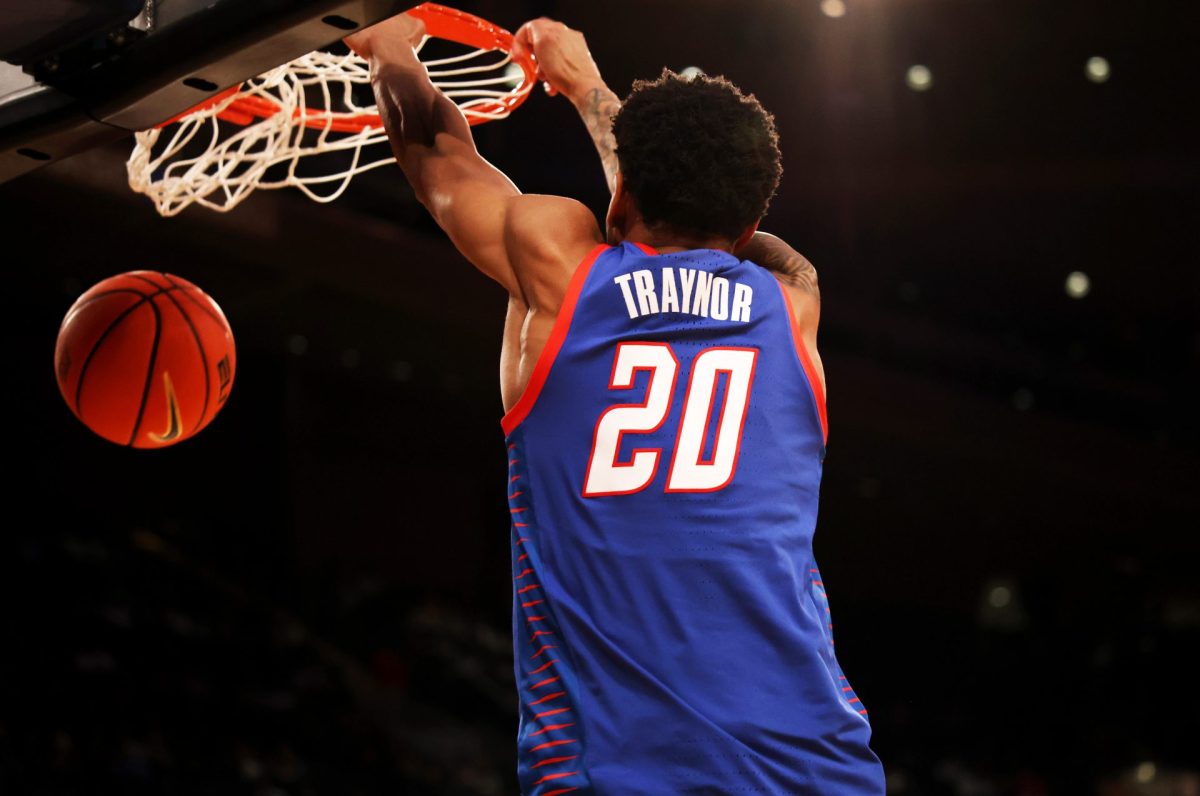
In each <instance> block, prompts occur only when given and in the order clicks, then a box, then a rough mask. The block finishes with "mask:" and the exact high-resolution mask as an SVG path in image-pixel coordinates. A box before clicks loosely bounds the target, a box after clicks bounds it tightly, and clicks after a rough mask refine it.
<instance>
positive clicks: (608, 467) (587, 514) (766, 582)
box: [502, 243, 884, 796]
mask: <svg viewBox="0 0 1200 796" xmlns="http://www.w3.org/2000/svg"><path fill="white" fill-rule="evenodd" d="M502 426H503V428H504V431H505V433H506V444H507V446H508V453H509V456H508V458H509V504H510V511H511V512H512V518H513V522H512V539H513V546H512V552H513V555H512V566H513V593H514V610H513V635H514V650H515V669H516V679H517V687H518V690H519V699H520V724H519V729H518V752H519V763H518V777H519V780H520V785H521V792H522V793H523V794H525V796H555V794H564V793H577V794H614V795H619V796H636V795H637V794H647V795H648V796H650V795H652V796H665V795H667V794H711V795H712V796H717V795H718V794H751V793H753V794H836V795H837V796H858V795H859V794H870V795H871V796H882V794H883V793H884V782H883V771H882V767H881V765H880V762H879V760H878V758H877V757H876V755H875V754H874V753H873V752H872V750H871V748H870V745H869V742H870V736H871V729H870V725H869V723H868V721H867V711H866V708H865V707H864V706H863V704H862V702H861V701H860V700H859V699H858V697H857V696H855V693H854V690H853V689H852V688H851V687H850V684H849V682H848V681H847V680H846V678H845V676H844V675H843V674H842V671H841V669H840V668H839V666H838V663H837V659H836V657H835V655H834V649H833V635H832V624H831V621H830V614H829V606H828V603H827V600H826V596H825V587H824V585H823V583H822V581H821V575H820V572H819V571H818V569H817V564H816V562H815V561H814V560H813V552H812V538H813V531H814V528H815V526H816V521H817V502H818V493H819V488H820V482H821V469H822V461H823V459H824V452H825V413H824V398H823V393H822V390H821V388H820V384H819V382H818V381H817V380H816V376H815V372H814V369H813V367H812V363H811V362H810V361H809V360H808V356H807V354H806V353H805V351H804V348H803V347H802V346H800V345H798V340H797V338H796V333H795V324H794V323H793V321H792V313H791V308H790V305H789V303H788V301H787V298H786V296H785V294H784V292H783V289H782V287H781V286H780V284H779V282H778V281H777V280H776V279H775V277H774V276H772V275H771V274H770V273H769V272H767V271H766V270H765V269H763V268H761V267H759V266H757V265H755V264H753V263H750V262H746V261H742V260H739V259H738V258H736V257H734V256H733V255H731V254H729V253H727V252H722V251H717V250H710V249H700V250H693V251H686V252H679V253H671V254H657V253H655V252H654V251H653V250H652V249H649V248H648V247H643V246H640V245H635V244H630V243H624V244H621V245H620V246H615V247H608V246H599V247H597V249H596V250H595V251H593V252H592V254H591V255H590V256H589V257H588V258H587V259H586V260H585V261H584V262H583V263H582V264H581V265H580V266H579V268H578V269H577V270H576V272H575V275H574V277H573V279H572V281H571V284H570V286H569V288H568V291H567V295H566V297H565V299H564V302H563V306H562V308H561V310H560V312H559V315H558V318H557V321H556V323H555V326H554V330H553V332H552V334H551V337H550V340H549V342H548V343H547V345H546V348H545V350H544V352H543V353H542V355H541V357H540V358H539V360H538V362H537V364H536V366H535V368H534V372H533V375H532V377H531V379H530V382H529V385H528V386H527V387H526V389H525V392H524V393H523V394H522V396H521V398H520V399H519V400H518V402H517V403H516V405H514V406H513V407H512V409H511V410H510V411H509V412H508V414H506V415H505V417H504V419H503V421H502Z"/></svg>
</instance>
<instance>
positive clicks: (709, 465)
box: [583, 343, 758, 497]
mask: <svg viewBox="0 0 1200 796" xmlns="http://www.w3.org/2000/svg"><path fill="white" fill-rule="evenodd" d="M757 360H758V349H757V348H735V347H725V346H717V347H712V348H706V349H704V350H703V351H701V352H700V353H699V354H697V355H696V357H695V359H693V360H692V372H691V374H690V375H689V376H688V385H687V391H686V392H685V393H684V397H683V413H682V414H681V415H680V418H679V428H678V430H677V431H676V433H675V449H674V451H673V452H672V453H671V465H670V469H669V470H668V471H667V486H666V491H667V492H715V491H717V490H718V489H724V488H725V487H726V486H728V485H729V482H730V481H732V480H733V473H734V471H735V470H736V469H737V460H738V451H739V450H740V449H741V445H742V426H743V424H744V423H745V422H746V410H747V408H748V407H749V405H750V385H751V383H752V382H753V381H754V365H755V363H756V361H757ZM639 370H644V371H648V372H649V374H650V375H649V378H648V380H647V382H646V398H645V400H644V401H642V402H641V403H640V404H634V403H629V404H617V405H615V406H610V407H609V408H608V409H605V410H604V412H603V413H602V414H601V415H600V418H599V419H598V420H597V421H596V428H595V430H594V431H593V432H592V453H591V456H590V458H589V460H588V469H587V474H586V475H585V476H584V479H583V496H584V497H603V496H605V495H628V494H630V493H633V492H640V491H641V490H643V489H645V488H646V487H647V486H649V485H650V482H652V481H653V480H654V476H655V474H656V473H657V472H658V465H659V459H660V458H661V456H662V450H661V449H659V448H649V447H647V448H636V447H635V448H634V449H633V452H632V455H631V456H630V458H629V461H624V462H619V461H617V457H618V456H619V455H620V452H621V439H622V437H623V436H624V435H626V434H649V433H651V432H654V431H658V429H659V428H661V427H662V424H663V423H665V422H666V420H667V416H668V415H670V413H671V401H672V400H673V398H674V396H675V382H676V378H677V377H678V376H679V360H678V359H676V358H675V352H674V351H672V350H671V346H669V345H667V344H666V343H619V344H618V345H617V353H616V355H615V356H614V357H613V369H612V376H611V377H609V382H608V388H609V389H610V390H628V389H631V388H632V387H633V383H634V377H635V374H636V373H637V372H638V371H639ZM721 374H725V394H724V400H723V401H722V402H721V405H720V406H715V404H716V401H717V392H718V388H719V386H720V377H721ZM714 413H716V416H717V421H716V431H715V437H714V439H713V442H712V448H711V451H710V452H709V454H708V456H705V447H706V446H705V442H706V441H707V439H708V436H709V429H710V427H711V425H712V417H713V414H714Z"/></svg>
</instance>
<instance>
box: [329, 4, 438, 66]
mask: <svg viewBox="0 0 1200 796" xmlns="http://www.w3.org/2000/svg"><path fill="white" fill-rule="evenodd" d="M424 38H425V21H424V20H422V19H417V18H416V17H414V16H413V15H412V14H409V13H403V14H396V15H395V16H393V17H389V18H387V19H385V20H383V21H382V22H377V23H376V24H374V25H372V26H371V27H369V28H363V29H362V30H360V31H358V32H356V33H352V34H350V35H349V36H347V37H345V38H344V39H342V41H343V42H345V44H346V46H347V47H349V48H350V49H351V50H353V51H354V52H355V53H356V54H357V55H358V56H359V57H360V58H364V59H367V60H370V58H371V56H372V55H374V53H375V50H376V49H377V48H378V46H379V44H380V42H386V43H393V42H407V43H408V44H409V45H410V46H412V47H414V48H415V47H416V46H417V45H419V44H420V43H421V40H422V39H424Z"/></svg>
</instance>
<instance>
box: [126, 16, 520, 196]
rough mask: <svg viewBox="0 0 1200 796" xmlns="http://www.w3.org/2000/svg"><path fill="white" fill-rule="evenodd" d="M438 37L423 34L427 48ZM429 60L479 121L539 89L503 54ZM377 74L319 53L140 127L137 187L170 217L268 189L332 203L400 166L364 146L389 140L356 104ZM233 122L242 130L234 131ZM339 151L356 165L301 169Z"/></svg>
mask: <svg viewBox="0 0 1200 796" xmlns="http://www.w3.org/2000/svg"><path fill="white" fill-rule="evenodd" d="M428 40H429V37H428V36H426V37H425V38H424V39H422V40H421V43H420V44H419V45H418V46H417V47H416V51H417V53H418V54H419V53H420V51H421V49H422V48H423V47H424V45H425V43H426V42H427V41H428ZM423 63H424V65H425V68H426V70H427V71H428V73H429V77H430V79H431V80H432V81H433V84H434V85H435V86H437V87H438V88H439V89H440V90H441V91H442V92H443V93H444V94H445V95H446V96H447V97H449V98H450V99H452V100H453V101H454V102H455V104H457V105H458V106H459V108H460V109H461V110H462V112H463V115H464V116H465V117H466V118H467V121H468V122H470V123H471V124H477V123H479V122H483V121H491V120H494V119H502V118H504V117H506V116H508V115H509V113H510V112H511V111H512V109H513V107H515V105H516V104H519V100H522V99H524V95H526V94H528V93H529V91H530V89H531V88H532V83H531V82H530V81H528V80H525V81H523V80H522V70H521V67H520V66H519V65H518V64H516V63H514V62H513V60H512V56H511V54H510V53H507V52H505V51H503V50H484V49H474V50H471V51H469V52H466V53H462V54H459V55H454V56H450V57H446V58H439V59H432V60H428V61H423ZM370 79H371V76H370V68H369V66H368V64H367V62H366V61H365V60H363V59H362V58H360V57H359V56H358V55H356V54H354V53H349V54H347V55H336V54H332V53H327V52H324V51H320V50H318V51H316V52H312V53H309V54H308V55H304V56H301V57H300V58H297V59H296V60H294V61H291V62H289V63H286V64H284V65H282V66H279V67H276V68H275V69H272V70H270V71H269V72H265V73H264V74H262V75H259V76H258V77H256V78H252V79H250V80H248V81H246V82H245V83H243V84H242V85H241V86H240V88H237V89H236V90H234V89H231V90H230V92H227V95H218V98H219V100H218V101H216V102H213V103H212V104H211V105H208V106H207V107H205V106H204V105H201V106H199V109H197V110H193V111H191V112H189V113H186V114H184V115H181V116H180V117H177V118H176V119H174V120H172V122H170V123H165V124H163V125H160V126H158V127H154V128H151V129H149V130H144V131H141V132H138V133H135V135H134V138H135V143H134V148H133V152H132V154H131V155H130V157H129V160H128V161H127V162H126V172H127V174H128V177H129V186H130V188H132V189H133V190H134V191H137V192H139V193H143V194H145V195H146V196H148V197H149V198H150V199H151V200H152V201H153V202H154V206H155V208H156V209H157V211H158V213H159V215H162V216H174V215H176V214H178V213H179V212H180V211H182V210H183V209H184V208H186V207H188V206H189V205H191V204H198V205H201V206H203V207H207V208H209V209H211V210H216V211H219V212H226V211H229V210H231V209H233V208H234V207H236V206H237V205H238V204H239V203H240V202H241V201H242V200H243V199H245V198H246V197H247V196H248V195H249V194H250V192H252V191H254V190H255V189H260V188H261V189H276V188H285V187H292V188H297V189H299V190H300V191H303V192H304V193H305V194H306V195H307V196H308V197H309V198H310V199H312V200H314V201H317V202H332V201H333V200H335V199H337V198H338V197H339V196H341V195H342V193H343V192H344V191H345V190H346V188H347V187H348V186H349V185H350V181H351V179H353V178H354V177H355V176H356V175H358V174H362V173H363V172H366V171H370V170H371V169H375V168H379V167H380V166H386V165H389V164H391V163H394V162H395V161H394V159H393V157H392V153H391V151H390V149H389V150H387V151H385V152H383V153H380V154H376V153H372V152H367V153H364V151H363V150H364V149H365V148H368V147H371V146H372V145H374V144H382V143H386V142H387V133H386V132H385V131H384V129H383V125H382V122H380V121H379V117H378V115H377V114H378V109H377V108H376V107H375V106H374V105H370V106H360V105H358V104H356V103H355V101H354V96H353V95H354V88H355V86H367V89H366V90H367V91H371V89H370ZM309 96H314V97H319V98H320V100H321V107H310V105H309V100H308V98H309ZM335 107H336V108H339V110H336V111H335V110H330V109H332V108H335ZM222 122H224V123H225V125H226V127H225V128H224V129H222V126H221V125H222ZM231 124H233V125H240V126H241V128H242V129H240V130H238V131H237V132H234V133H233V134H229V131H228V129H229V128H228V126H229V125H231ZM172 128H173V129H172ZM160 143H161V145H160ZM197 150H201V151H198V152H197ZM334 152H349V153H351V154H350V156H349V162H348V163H344V164H343V163H339V164H338V165H340V166H341V168H339V169H338V170H335V171H329V170H328V169H327V170H326V171H325V172H324V173H320V174H308V175H305V174H301V173H300V172H299V167H300V165H301V163H302V162H306V163H307V162H312V161H306V160H304V159H306V158H310V157H311V156H312V155H319V154H328V153H334ZM274 167H279V168H274ZM273 168H274V171H272V172H271V174H270V175H268V171H270V170H272V169H273Z"/></svg>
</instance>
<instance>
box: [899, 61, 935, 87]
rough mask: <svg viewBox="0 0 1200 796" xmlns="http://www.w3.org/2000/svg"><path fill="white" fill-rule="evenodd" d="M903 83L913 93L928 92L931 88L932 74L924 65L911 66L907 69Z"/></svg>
mask: <svg viewBox="0 0 1200 796" xmlns="http://www.w3.org/2000/svg"><path fill="white" fill-rule="evenodd" d="M904 82H905V83H907V84H908V87H909V88H911V89H912V90H913V91H928V90H929V89H931V88H933V72H931V71H930V70H929V67H928V66H925V65H924V64H913V65H912V66H910V67H909V68H908V73H907V74H906V75H905V76H904Z"/></svg>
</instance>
